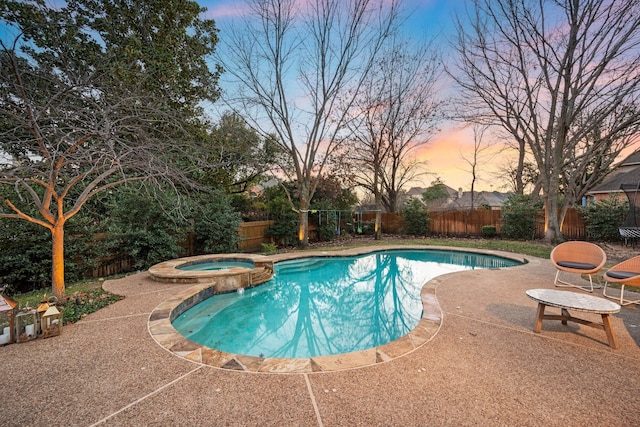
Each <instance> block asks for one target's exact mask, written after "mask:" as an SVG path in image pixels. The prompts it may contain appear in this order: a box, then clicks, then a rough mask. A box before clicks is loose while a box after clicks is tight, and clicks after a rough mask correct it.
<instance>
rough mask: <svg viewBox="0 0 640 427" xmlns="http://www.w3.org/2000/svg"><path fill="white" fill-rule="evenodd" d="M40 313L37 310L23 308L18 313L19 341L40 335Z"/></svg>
mask: <svg viewBox="0 0 640 427" xmlns="http://www.w3.org/2000/svg"><path fill="white" fill-rule="evenodd" d="M37 331H38V315H37V312H36V310H34V309H27V310H22V311H20V312H19V313H18V314H17V315H16V338H17V340H16V341H17V342H25V341H29V340H32V339H34V338H36V337H37V336H38V332H37Z"/></svg>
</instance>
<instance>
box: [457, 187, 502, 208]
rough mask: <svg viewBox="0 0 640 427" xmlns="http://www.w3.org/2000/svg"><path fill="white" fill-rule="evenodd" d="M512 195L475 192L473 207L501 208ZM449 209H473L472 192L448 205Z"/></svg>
mask: <svg viewBox="0 0 640 427" xmlns="http://www.w3.org/2000/svg"><path fill="white" fill-rule="evenodd" d="M510 195H511V193H500V192H499V191H474V194H473V207H474V209H477V208H480V207H482V206H488V207H490V208H492V209H493V208H501V207H502V205H503V204H504V201H505V199H506V198H507V197H509V196H510ZM446 208H447V209H459V210H463V209H471V192H470V191H465V192H464V193H462V195H461V196H460V197H458V198H456V199H454V200H452V201H451V203H449V204H448V206H447V207H446Z"/></svg>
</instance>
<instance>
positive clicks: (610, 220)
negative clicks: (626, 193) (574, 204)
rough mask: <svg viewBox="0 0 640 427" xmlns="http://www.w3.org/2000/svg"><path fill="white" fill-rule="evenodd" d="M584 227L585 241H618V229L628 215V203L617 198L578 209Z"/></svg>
mask: <svg viewBox="0 0 640 427" xmlns="http://www.w3.org/2000/svg"><path fill="white" fill-rule="evenodd" d="M578 212H579V213H580V215H581V216H582V219H583V220H584V222H585V224H586V227H585V231H586V234H587V239H589V240H595V241H612V240H620V230H619V227H620V226H621V225H622V223H623V222H624V220H625V219H626V217H627V215H628V214H629V202H627V201H626V200H625V201H621V200H619V199H618V198H617V197H610V198H609V199H605V200H600V201H598V202H595V203H589V204H588V205H586V206H580V207H578Z"/></svg>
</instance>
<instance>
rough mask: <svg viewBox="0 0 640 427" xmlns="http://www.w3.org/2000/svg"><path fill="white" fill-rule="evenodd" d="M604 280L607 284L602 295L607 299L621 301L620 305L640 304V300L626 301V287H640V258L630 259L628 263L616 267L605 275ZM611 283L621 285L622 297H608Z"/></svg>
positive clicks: (623, 262) (624, 262)
mask: <svg viewBox="0 0 640 427" xmlns="http://www.w3.org/2000/svg"><path fill="white" fill-rule="evenodd" d="M604 278H605V282H604V289H603V290H602V294H603V295H604V296H605V297H607V298H611V299H615V300H619V301H620V302H619V304H620V305H629V304H640V299H636V300H630V299H624V287H625V285H626V286H637V287H640V256H635V257H633V258H629V259H628V260H626V261H622V262H621V263H619V264H616V265H614V266H613V267H611V268H610V269H609V271H607V272H606V273H604ZM609 283H618V284H619V285H620V287H621V289H620V297H617V296H614V295H607V285H608V284H609Z"/></svg>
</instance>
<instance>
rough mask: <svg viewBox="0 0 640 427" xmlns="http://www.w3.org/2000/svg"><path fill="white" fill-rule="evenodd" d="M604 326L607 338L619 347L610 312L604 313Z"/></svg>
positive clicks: (615, 346) (613, 345) (612, 344)
mask: <svg viewBox="0 0 640 427" xmlns="http://www.w3.org/2000/svg"><path fill="white" fill-rule="evenodd" d="M602 326H603V329H604V331H605V332H606V333H607V339H608V340H609V345H610V346H611V347H612V348H614V349H617V348H618V339H617V338H616V334H615V333H614V332H613V325H612V324H611V316H609V315H608V314H603V315H602Z"/></svg>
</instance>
